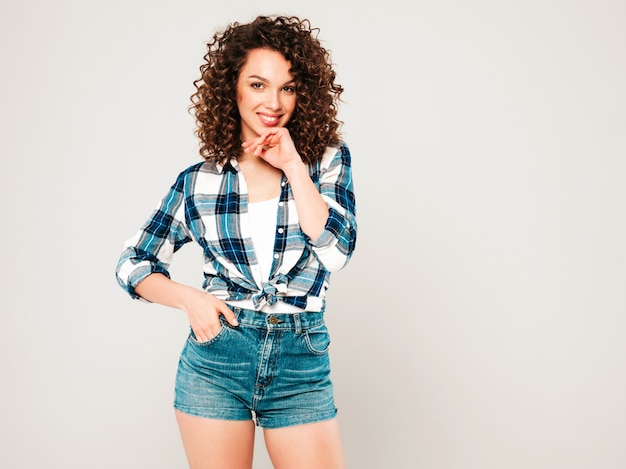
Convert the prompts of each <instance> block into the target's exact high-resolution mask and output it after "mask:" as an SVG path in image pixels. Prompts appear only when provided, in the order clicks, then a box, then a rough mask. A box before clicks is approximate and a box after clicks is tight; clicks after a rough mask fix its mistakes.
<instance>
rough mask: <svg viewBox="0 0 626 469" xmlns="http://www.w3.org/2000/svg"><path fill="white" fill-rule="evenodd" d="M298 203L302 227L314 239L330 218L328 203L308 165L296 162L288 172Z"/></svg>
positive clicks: (297, 208)
mask: <svg viewBox="0 0 626 469" xmlns="http://www.w3.org/2000/svg"><path fill="white" fill-rule="evenodd" d="M285 175H286V176H287V179H288V180H289V184H290V185H291V192H292V194H293V198H294V201H295V203H296V210H297V211H298V218H299V220H300V228H301V229H302V231H303V232H304V233H305V234H306V235H307V236H308V237H309V238H311V239H312V240H316V239H317V238H319V236H320V235H321V234H322V232H323V231H324V227H325V225H326V220H328V205H327V204H326V202H325V201H324V199H323V198H322V196H321V195H320V193H319V191H318V189H317V187H316V186H315V184H314V183H313V181H312V180H311V177H310V176H309V171H308V169H307V167H306V165H305V164H304V163H302V162H298V163H295V164H294V165H293V166H292V167H291V168H290V169H289V170H288V171H287V172H286V173H285Z"/></svg>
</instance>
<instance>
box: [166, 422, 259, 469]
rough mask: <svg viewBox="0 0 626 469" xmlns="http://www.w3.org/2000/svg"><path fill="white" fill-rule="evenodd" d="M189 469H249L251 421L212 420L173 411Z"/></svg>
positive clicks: (250, 458)
mask: <svg viewBox="0 0 626 469" xmlns="http://www.w3.org/2000/svg"><path fill="white" fill-rule="evenodd" d="M176 420H177V422H178V428H179V430H180V435H181V437H182V440H183V446H184V448H185V453H186V455H187V460H188V461H189V467H190V469H208V468H210V469H250V468H251V467H252V455H253V451H254V423H253V422H252V421H251V420H245V421H234V420H216V419H207V418H202V417H196V416H192V415H187V414H184V413H182V412H180V411H176Z"/></svg>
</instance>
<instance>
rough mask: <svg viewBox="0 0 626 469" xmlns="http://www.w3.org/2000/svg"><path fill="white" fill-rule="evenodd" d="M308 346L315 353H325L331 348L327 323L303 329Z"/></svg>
mask: <svg viewBox="0 0 626 469" xmlns="http://www.w3.org/2000/svg"><path fill="white" fill-rule="evenodd" d="M302 335H303V336H304V343H305V344H306V348H307V349H308V350H309V352H311V353H312V354H314V355H325V354H327V353H328V349H329V348H330V334H329V333H328V329H327V328H326V325H325V324H320V325H318V326H313V327H312V328H307V329H306V330H304V331H303V333H302Z"/></svg>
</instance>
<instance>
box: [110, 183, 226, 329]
mask: <svg viewBox="0 0 626 469" xmlns="http://www.w3.org/2000/svg"><path fill="white" fill-rule="evenodd" d="M184 199H185V175H184V173H181V175H180V176H179V177H178V179H177V181H176V183H175V184H174V185H173V186H172V187H171V188H170V191H169V192H168V194H167V195H166V196H165V197H164V198H163V200H162V201H161V204H160V205H159V207H158V208H157V209H156V210H155V211H154V213H153V214H152V216H151V217H150V218H149V219H148V221H147V222H146V223H145V224H144V226H143V227H142V229H141V230H139V232H138V233H137V234H136V235H135V236H134V237H133V238H131V239H130V240H128V241H127V242H126V244H125V246H126V249H125V250H124V251H123V252H122V255H121V256H120V259H119V262H118V265H117V269H116V275H117V280H118V282H119V284H120V286H121V287H122V288H124V289H125V290H126V291H127V292H128V293H129V294H130V295H131V296H132V297H133V298H136V299H142V300H144V301H150V302H154V303H158V304H161V305H164V306H169V307H172V308H177V309H181V310H183V311H185V313H186V314H187V317H188V319H189V324H190V325H191V328H192V330H193V331H194V334H195V335H196V338H197V339H198V340H199V341H206V340H209V339H210V338H211V337H214V336H215V334H216V333H217V332H218V331H219V328H220V320H219V315H220V314H223V315H224V317H225V318H226V319H227V320H228V322H229V323H230V324H232V325H236V324H237V322H236V320H235V317H234V314H233V313H232V312H231V311H230V310H229V309H228V307H227V306H226V304H225V303H224V302H222V301H221V300H219V299H217V298H216V297H215V296H213V295H209V294H208V293H205V292H204V291H202V290H198V289H195V288H192V287H188V286H186V285H182V284H179V283H176V282H174V281H173V280H170V278H169V272H168V268H169V265H170V263H171V260H172V257H173V256H174V253H175V252H176V251H177V250H178V249H179V248H180V247H182V246H183V245H184V244H185V243H187V242H189V241H191V234H190V232H189V229H188V227H187V223H186V221H185V214H184Z"/></svg>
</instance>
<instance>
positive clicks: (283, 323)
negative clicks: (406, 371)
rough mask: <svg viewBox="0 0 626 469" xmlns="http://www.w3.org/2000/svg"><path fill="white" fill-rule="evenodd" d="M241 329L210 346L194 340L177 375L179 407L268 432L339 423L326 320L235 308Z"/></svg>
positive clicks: (225, 330)
mask: <svg viewBox="0 0 626 469" xmlns="http://www.w3.org/2000/svg"><path fill="white" fill-rule="evenodd" d="M231 309H232V310H233V312H234V313H235V315H236V316H237V320H238V321H239V326H237V327H233V326H231V325H229V324H228V323H227V322H226V320H225V319H224V318H223V317H222V318H221V320H222V327H221V329H220V331H219V332H218V334H217V335H216V336H215V337H213V338H212V339H211V340H209V341H208V342H198V341H197V340H196V338H195V336H194V334H193V331H192V332H191V333H190V335H189V337H188V338H187V342H186V344H185V347H184V348H183V351H182V353H181V357H180V361H179V364H178V372H177V374H176V392H175V398H174V407H175V408H176V409H177V410H179V411H181V412H184V413H186V414H189V415H194V416H198V417H205V418H212V419H221V420H250V419H252V418H253V416H254V418H255V419H256V424H257V425H259V426H261V427H264V428H281V427H288V426H291V425H300V424H305V423H312V422H319V421H322V420H328V419H332V418H333V417H335V415H336V414H337V409H336V407H335V402H334V398H333V385H332V382H331V380H330V361H329V357H328V347H329V345H330V337H329V335H328V330H327V329H326V325H325V324H324V316H323V313H311V312H307V313H291V314H267V313H260V312H257V311H252V310H248V309H242V308H238V307H231Z"/></svg>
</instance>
